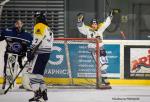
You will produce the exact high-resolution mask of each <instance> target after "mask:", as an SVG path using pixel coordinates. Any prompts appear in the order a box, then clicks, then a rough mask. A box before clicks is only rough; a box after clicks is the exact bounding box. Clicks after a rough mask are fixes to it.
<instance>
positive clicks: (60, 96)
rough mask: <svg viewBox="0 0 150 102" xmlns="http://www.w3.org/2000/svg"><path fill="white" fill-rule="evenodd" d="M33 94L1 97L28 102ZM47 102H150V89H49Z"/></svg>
mask: <svg viewBox="0 0 150 102" xmlns="http://www.w3.org/2000/svg"><path fill="white" fill-rule="evenodd" d="M32 96H33V93H32V92H28V91H21V90H15V91H13V92H8V93H7V94H6V95H1V96H0V102H28V99H29V98H31V97H32ZM48 98H49V100H48V101H47V102H150V87H146V86H145V87H142V86H140V87H131V86H130V87H129V86H122V87H120V86H113V87H112V89H109V90H97V89H49V90H48Z"/></svg>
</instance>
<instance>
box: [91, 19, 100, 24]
mask: <svg viewBox="0 0 150 102" xmlns="http://www.w3.org/2000/svg"><path fill="white" fill-rule="evenodd" d="M93 23H96V24H98V21H97V19H95V18H94V19H92V20H91V22H90V24H93Z"/></svg>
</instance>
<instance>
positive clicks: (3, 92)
mask: <svg viewBox="0 0 150 102" xmlns="http://www.w3.org/2000/svg"><path fill="white" fill-rule="evenodd" d="M45 37H46V36H44V37H43V39H42V40H41V41H40V42H39V44H38V45H37V46H36V47H34V49H33V50H32V54H34V53H35V52H36V51H37V50H38V48H39V46H40V45H41V43H42V41H43V40H44V39H45ZM28 62H30V61H26V62H25V64H24V65H23V68H22V69H21V70H20V71H19V73H18V74H17V75H16V77H15V78H14V80H13V81H12V82H11V84H10V85H9V86H8V88H7V89H6V90H4V89H2V90H0V95H4V94H6V93H7V92H8V91H9V89H10V88H11V86H12V85H13V84H14V82H15V81H16V79H17V78H18V76H19V75H20V73H21V72H22V71H23V69H24V68H25V66H26V65H27V64H28Z"/></svg>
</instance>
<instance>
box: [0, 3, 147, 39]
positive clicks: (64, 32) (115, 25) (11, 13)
mask: <svg viewBox="0 0 150 102" xmlns="http://www.w3.org/2000/svg"><path fill="white" fill-rule="evenodd" d="M1 1H3V0H0V2H1ZM113 8H115V9H119V10H120V11H121V12H120V13H118V14H116V15H115V16H114V19H113V21H112V24H111V25H110V26H109V28H108V29H107V30H106V31H105V32H104V39H108V40H124V38H123V37H122V36H121V34H120V31H123V32H124V33H125V36H126V40H149V39H150V19H149V18H150V0H42V1H41V0H10V2H9V3H7V4H6V5H5V6H4V9H3V13H2V17H1V20H0V27H1V28H7V27H10V26H12V25H13V22H14V20H15V19H16V18H17V17H19V18H21V19H23V21H24V22H25V28H26V29H27V30H28V31H29V32H32V28H33V22H34V19H33V17H32V16H33V15H34V12H35V11H46V12H47V15H48V22H49V25H50V27H51V28H52V30H53V31H54V33H55V37H83V35H81V34H80V33H79V32H78V30H77V27H76V19H77V17H76V15H77V14H78V13H80V12H82V13H84V15H85V23H86V24H87V25H88V24H89V22H90V20H91V19H92V18H97V19H98V20H99V22H102V21H104V20H105V18H106V15H107V14H108V12H109V11H110V10H111V9H113ZM18 15H19V16H18Z"/></svg>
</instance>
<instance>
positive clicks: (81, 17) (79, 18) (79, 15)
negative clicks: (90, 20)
mask: <svg viewBox="0 0 150 102" xmlns="http://www.w3.org/2000/svg"><path fill="white" fill-rule="evenodd" d="M77 19H78V22H83V20H84V14H83V13H78V14H77Z"/></svg>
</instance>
